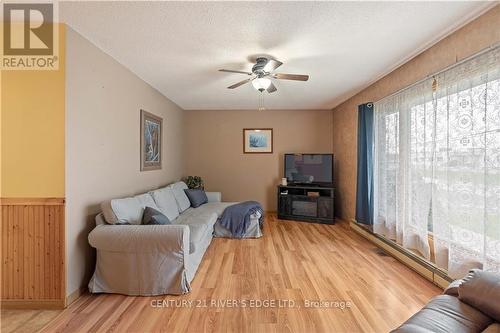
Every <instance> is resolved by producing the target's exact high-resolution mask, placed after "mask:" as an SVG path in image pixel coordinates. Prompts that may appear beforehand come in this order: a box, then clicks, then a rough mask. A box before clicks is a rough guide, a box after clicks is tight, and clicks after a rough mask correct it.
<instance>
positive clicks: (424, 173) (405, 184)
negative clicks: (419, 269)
mask: <svg viewBox="0 0 500 333" xmlns="http://www.w3.org/2000/svg"><path fill="white" fill-rule="evenodd" d="M432 105H433V104H432V82H431V81H425V82H422V83H420V84H418V85H415V86H413V87H412V88H411V89H407V90H405V91H403V92H402V93H400V94H397V95H394V96H391V97H389V98H386V99H384V100H383V101H381V102H379V103H375V117H374V118H375V124H374V126H375V127H374V132H375V138H374V139H375V140H374V142H375V154H374V156H375V163H374V169H375V170H374V171H375V172H374V174H375V177H374V184H375V200H374V214H375V216H374V221H375V224H374V230H375V232H378V233H381V234H383V235H384V236H386V237H388V238H391V239H393V240H395V241H397V242H398V243H399V244H401V245H402V246H404V247H406V248H409V249H412V250H415V251H418V252H419V253H420V254H421V255H422V256H423V257H425V258H427V259H430V246H429V241H428V225H429V211H430V207H431V191H432V186H431V178H432V177H431V175H432V167H433V154H432V150H433V140H432V137H433V133H432V129H431V128H429V126H428V124H429V123H430V122H432V121H433V118H434V111H433V107H432Z"/></svg>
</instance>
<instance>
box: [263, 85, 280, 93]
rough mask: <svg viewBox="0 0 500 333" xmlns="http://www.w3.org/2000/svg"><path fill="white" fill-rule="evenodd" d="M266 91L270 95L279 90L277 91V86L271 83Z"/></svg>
mask: <svg viewBox="0 0 500 333" xmlns="http://www.w3.org/2000/svg"><path fill="white" fill-rule="evenodd" d="M266 90H267V92H268V93H273V92H275V91H276V90H278V89H276V86H275V85H274V83H272V82H271V84H270V85H269V87H267V89H266Z"/></svg>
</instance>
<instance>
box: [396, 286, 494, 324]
mask: <svg viewBox="0 0 500 333" xmlns="http://www.w3.org/2000/svg"><path fill="white" fill-rule="evenodd" d="M492 322H493V321H492V319H491V318H490V317H488V316H486V315H485V314H483V313H482V312H480V311H479V310H476V309H475V308H473V307H472V306H470V305H467V304H465V303H463V302H461V301H460V300H459V299H458V298H457V297H454V296H450V295H439V296H436V297H434V298H433V299H432V300H431V301H430V302H429V303H427V305H426V306H424V308H423V309H422V310H420V311H419V312H417V313H416V314H414V315H413V316H412V317H411V318H410V319H408V320H407V321H406V322H404V323H403V324H402V325H401V326H400V327H398V328H397V329H395V330H394V331H393V332H398V333H406V332H408V333H409V332H412V333H417V332H422V333H424V332H435V333H445V332H446V333H448V332H481V331H482V330H484V329H485V328H486V327H488V325H490V324H491V323H492Z"/></svg>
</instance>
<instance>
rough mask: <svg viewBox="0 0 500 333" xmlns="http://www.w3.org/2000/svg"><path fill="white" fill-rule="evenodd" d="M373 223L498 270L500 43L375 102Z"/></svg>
mask: <svg viewBox="0 0 500 333" xmlns="http://www.w3.org/2000/svg"><path fill="white" fill-rule="evenodd" d="M374 132H375V153H374V158H375V161H374V169H375V182H374V186H375V202H374V207H375V208H374V215H375V216H374V221H375V227H374V228H375V231H376V232H379V233H381V234H383V235H385V236H386V237H389V238H392V239H394V240H395V241H397V242H398V243H400V244H401V245H403V246H404V247H407V248H410V249H412V250H415V251H418V252H419V253H420V254H421V255H422V256H423V257H425V258H427V259H430V246H429V245H430V244H429V241H428V239H429V237H428V235H429V233H430V232H432V233H433V236H434V237H433V239H434V244H433V245H434V249H435V263H436V264H437V265H438V266H439V267H442V268H444V269H447V270H448V271H449V274H450V275H451V276H457V277H458V276H463V275H465V273H466V272H467V270H468V269H470V268H473V267H479V268H483V269H487V270H494V271H499V272H500V49H499V48H496V49H493V50H490V51H488V52H485V53H482V54H481V55H479V56H477V57H475V58H473V59H471V60H469V61H467V62H464V63H462V64H460V65H458V66H455V67H453V68H452V69H449V70H447V71H445V72H442V73H440V74H438V75H436V76H435V77H434V78H431V79H428V80H424V81H423V82H420V83H418V84H416V85H414V86H412V87H410V88H408V89H405V90H403V91H402V92H400V93H398V94H395V95H392V96H390V97H388V98H385V99H383V100H382V101H380V102H378V103H375V124H374Z"/></svg>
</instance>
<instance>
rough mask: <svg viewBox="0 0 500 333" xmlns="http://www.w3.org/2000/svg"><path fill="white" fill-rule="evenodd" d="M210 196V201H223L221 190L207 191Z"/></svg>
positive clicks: (208, 196)
mask: <svg viewBox="0 0 500 333" xmlns="http://www.w3.org/2000/svg"><path fill="white" fill-rule="evenodd" d="M205 193H206V195H207V198H208V202H221V201H222V193H221V192H205Z"/></svg>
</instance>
